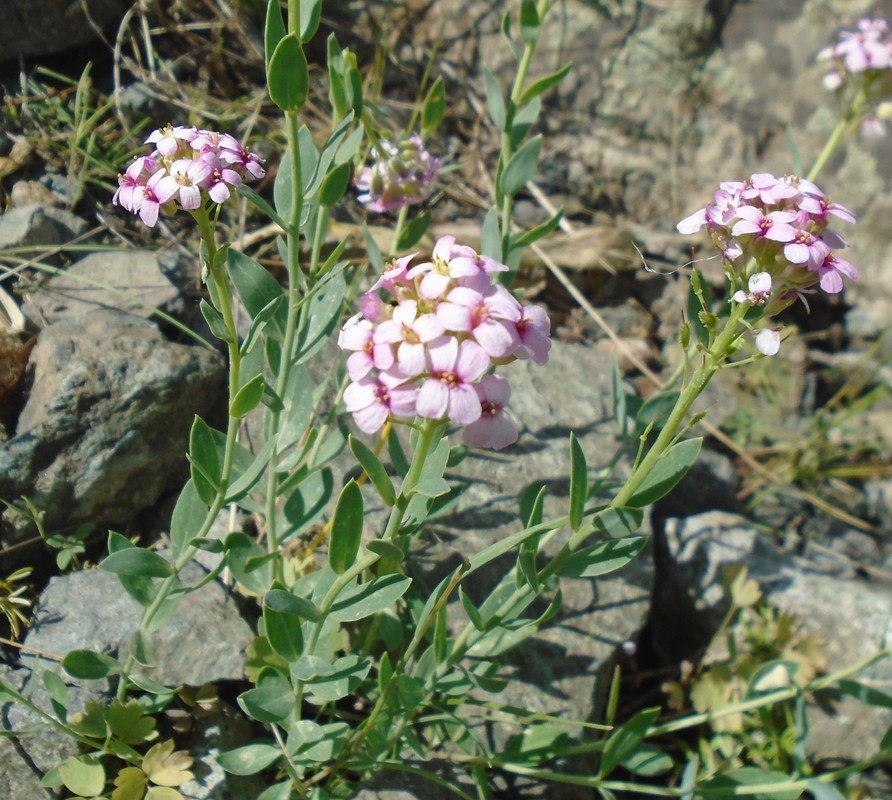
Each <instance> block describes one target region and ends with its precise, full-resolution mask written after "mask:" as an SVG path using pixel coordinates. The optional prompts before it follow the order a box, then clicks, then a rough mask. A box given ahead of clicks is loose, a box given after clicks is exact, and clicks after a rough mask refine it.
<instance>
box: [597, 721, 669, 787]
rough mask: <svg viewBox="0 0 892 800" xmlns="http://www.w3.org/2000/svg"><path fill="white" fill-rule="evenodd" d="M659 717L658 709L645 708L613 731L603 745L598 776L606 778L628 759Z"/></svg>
mask: <svg viewBox="0 0 892 800" xmlns="http://www.w3.org/2000/svg"><path fill="white" fill-rule="evenodd" d="M659 716H660V709H659V708H646V709H644V711H639V712H638V713H637V714H636V715H635V716H634V717H632V718H631V719H630V720H629V721H628V722H625V723H623V724H622V725H621V726H620V727H619V728H617V729H616V730H615V731H613V733H611V734H610V736H609V737H607V741H606V742H605V744H604V752H603V754H602V755H601V766H600V768H599V769H598V776H599V777H601V778H604V777H606V776H607V775H609V774H610V773H611V772H613V770H614V769H615V768H616V767H617V765H618V764H619V763H620V762H621V761H623V760H624V759H626V758H629V757H630V756H631V755H632V754H633V753H634V752H635V750H637V748H638V745H639V744H640V743H641V742H642V740H643V739H644V737H645V735H646V734H647V729H648V728H650V726H651V725H653V724H654V722H655V721H656V719H657V717H659Z"/></svg>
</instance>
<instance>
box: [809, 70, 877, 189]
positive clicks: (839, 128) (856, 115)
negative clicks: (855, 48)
mask: <svg viewBox="0 0 892 800" xmlns="http://www.w3.org/2000/svg"><path fill="white" fill-rule="evenodd" d="M866 102H867V87H866V86H862V87H861V89H860V90H859V91H858V94H856V95H855V97H854V98H852V102H851V103H850V104H849V108H848V110H847V111H846V114H845V116H843V118H842V119H841V120H840V121H839V122H837V123H836V127H835V128H834V129H833V132H832V133H831V134H830V138H829V139H827V142H826V143H825V144H824V149H823V150H821V153H820V155H819V156H818V157H817V159H816V160H815V163H814V165H813V166H812V168H811V170H810V171H809V173H808V175H807V176H806V177H807V178H808V180H810V181H815V180H817V179H818V175H820V174H821V172H822V171H823V169H824V167H826V166H827V162H828V161H829V160H830V157H831V156H832V155H833V154H834V153H835V152H836V151H837V150H838V149H839V146H840V145H841V144H842V143H843V141H844V140H845V138H846V136H848V134H849V131H850V130H851V129H852V128H853V127H854V126H855V125H856V124H857V123H858V121H859V119H860V117H861V112H862V111H863V110H864V104H865V103H866Z"/></svg>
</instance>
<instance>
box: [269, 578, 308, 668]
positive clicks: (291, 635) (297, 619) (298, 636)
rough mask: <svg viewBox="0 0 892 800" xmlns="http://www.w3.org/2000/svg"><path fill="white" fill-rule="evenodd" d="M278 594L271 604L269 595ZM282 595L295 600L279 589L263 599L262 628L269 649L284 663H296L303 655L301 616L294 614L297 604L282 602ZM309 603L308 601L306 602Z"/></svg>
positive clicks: (292, 596)
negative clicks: (284, 661) (280, 657)
mask: <svg viewBox="0 0 892 800" xmlns="http://www.w3.org/2000/svg"><path fill="white" fill-rule="evenodd" d="M273 592H278V593H279V595H280V596H277V597H276V598H275V599H274V600H273V602H272V603H271V602H270V599H269V595H270V594H272V593H273ZM281 595H284V596H285V597H287V598H290V599H294V600H297V599H298V598H296V597H295V596H294V595H292V594H290V593H289V592H285V591H283V590H281V589H273V590H271V591H270V592H269V594H267V596H266V598H264V603H263V627H264V631H265V632H266V638H267V639H268V640H269V643H270V647H272V648H273V650H275V651H276V653H278V654H279V655H280V656H282V658H284V659H285V660H286V661H288V662H291V661H297V659H299V658H300V657H301V655H303V648H304V637H303V630H302V629H301V616H300V614H299V613H294V612H295V610H296V609H295V606H296V605H297V604H291V603H290V601H289V602H282V600H283V597H281ZM306 602H309V601H306Z"/></svg>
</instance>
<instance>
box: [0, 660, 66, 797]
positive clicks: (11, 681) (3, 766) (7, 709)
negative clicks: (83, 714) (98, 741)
mask: <svg viewBox="0 0 892 800" xmlns="http://www.w3.org/2000/svg"><path fill="white" fill-rule="evenodd" d="M29 678H30V670H21V669H20V670H16V669H13V668H12V667H8V666H6V665H5V664H0V681H3V682H4V683H6V684H7V685H9V686H12V687H13V688H14V689H16V690H17V691H22V692H26V691H27V682H28V680H29ZM23 711H24V707H23V706H20V705H17V704H14V703H2V704H0V724H2V726H3V730H5V731H11V730H18V729H19V726H18V725H17V724H15V723H13V721H12V719H11V718H12V717H15V716H17V714H21V713H22V712H23ZM28 716H29V719H28V722H29V724H33V723H36V722H38V720H37V719H36V716H35V715H31V714H29V715H28ZM19 719H21V717H19ZM62 738H64V737H62ZM76 751H77V745H76V743H75V742H74V740H68V739H66V740H65V741H60V737H58V736H53V735H52V734H51V733H50V732H49V731H47V730H45V729H44V730H38V731H34V732H30V733H28V734H27V735H24V736H22V737H16V738H12V737H6V736H2V737H0V797H5V798H8V800H42V798H53V797H56V793H55V792H54V791H52V790H51V789H44V788H43V787H42V786H41V785H40V779H41V778H42V777H43V775H44V773H45V772H46V771H47V770H48V769H51V768H52V767H54V766H55V765H56V764H58V763H59V761H61V760H64V759H65V758H67V757H68V756H69V755H73V754H74V753H75V752H76Z"/></svg>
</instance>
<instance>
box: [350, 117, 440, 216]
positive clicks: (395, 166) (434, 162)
mask: <svg viewBox="0 0 892 800" xmlns="http://www.w3.org/2000/svg"><path fill="white" fill-rule="evenodd" d="M370 156H371V157H372V159H373V163H372V164H371V165H370V166H367V167H365V168H364V169H363V170H362V171H361V172H360V173H359V177H358V178H357V179H356V181H355V185H356V188H357V189H359V191H360V194H359V197H358V198H357V199H358V200H359V202H360V203H362V204H363V205H365V206H366V208H368V209H369V210H370V211H375V212H379V213H380V212H383V211H396V210H397V209H399V208H402V207H403V206H408V205H414V204H416V203H420V202H422V201H423V200H424V199H425V198H426V197H427V196H428V195H429V194H430V193H431V192H432V191H433V184H434V181H435V180H436V178H437V175H438V174H439V172H440V161H439V160H438V159H437V158H435V157H434V156H432V155H431V154H430V153H429V152H428V151H427V150H426V149H425V147H424V145H423V143H422V141H421V137H420V136H419V135H418V134H417V133H416V134H413V135H412V136H409V137H403V138H401V139H399V140H397V141H396V142H388V141H381V142H379V144H378V145H377V146H376V147H373V148H372V149H371V152H370Z"/></svg>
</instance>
